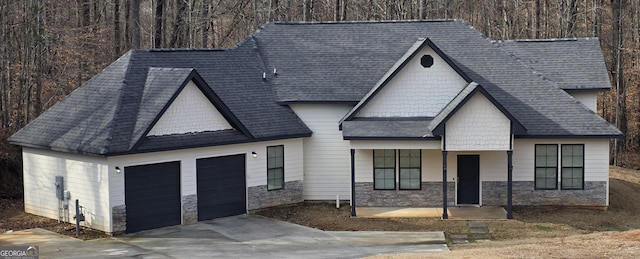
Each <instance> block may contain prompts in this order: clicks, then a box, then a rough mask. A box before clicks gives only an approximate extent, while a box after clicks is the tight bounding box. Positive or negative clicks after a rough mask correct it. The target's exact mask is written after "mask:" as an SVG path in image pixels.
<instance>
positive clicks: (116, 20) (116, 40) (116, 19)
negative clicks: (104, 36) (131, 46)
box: [113, 0, 122, 56]
mask: <svg viewBox="0 0 640 259" xmlns="http://www.w3.org/2000/svg"><path fill="white" fill-rule="evenodd" d="M120 41H121V39H120V0H113V48H114V50H115V52H114V53H115V55H116V56H117V55H118V54H120V50H121V49H122V47H121V45H120Z"/></svg>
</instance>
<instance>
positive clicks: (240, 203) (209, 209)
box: [196, 154, 247, 220]
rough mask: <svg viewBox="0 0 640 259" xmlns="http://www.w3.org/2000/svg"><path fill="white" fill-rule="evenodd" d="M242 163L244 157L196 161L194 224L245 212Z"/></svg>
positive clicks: (243, 167)
mask: <svg viewBox="0 0 640 259" xmlns="http://www.w3.org/2000/svg"><path fill="white" fill-rule="evenodd" d="M244 161H245V155H244V154H242V155H233V156H222V157H212V158H202V159H198V160H196V167H197V174H198V176H197V178H198V220H208V219H215V218H220V217H227V216H233V215H240V214H244V213H246V212H247V207H246V184H245V165H244V163H245V162H244Z"/></svg>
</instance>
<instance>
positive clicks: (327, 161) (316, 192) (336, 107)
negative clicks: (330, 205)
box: [290, 104, 353, 200]
mask: <svg viewBox="0 0 640 259" xmlns="http://www.w3.org/2000/svg"><path fill="white" fill-rule="evenodd" d="M290 107H291V108H292V109H293V111H294V112H295V113H296V114H297V115H298V117H300V119H302V121H303V122H304V123H305V124H306V125H307V126H308V127H309V128H310V129H311V131H313V135H312V136H311V137H310V138H306V139H305V140H304V198H305V200H335V198H336V195H340V196H341V197H349V195H350V189H351V185H350V182H351V178H350V175H351V173H350V172H351V155H350V151H349V142H348V141H345V140H343V139H342V132H341V131H340V130H339V129H338V122H339V121H340V119H341V118H342V117H343V116H344V115H345V114H346V113H347V112H348V111H349V110H350V109H351V108H352V107H353V106H351V105H341V104H292V105H290Z"/></svg>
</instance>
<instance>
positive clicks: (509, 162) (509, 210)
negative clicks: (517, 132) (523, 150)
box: [507, 150, 513, 219]
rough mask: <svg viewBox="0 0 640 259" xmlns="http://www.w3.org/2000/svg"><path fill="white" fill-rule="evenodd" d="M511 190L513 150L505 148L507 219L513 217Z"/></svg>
mask: <svg viewBox="0 0 640 259" xmlns="http://www.w3.org/2000/svg"><path fill="white" fill-rule="evenodd" d="M512 190H513V150H507V219H513V211H512Z"/></svg>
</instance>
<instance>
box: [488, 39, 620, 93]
mask: <svg viewBox="0 0 640 259" xmlns="http://www.w3.org/2000/svg"><path fill="white" fill-rule="evenodd" d="M497 44H498V45H499V46H500V47H501V48H502V49H504V50H506V51H507V52H509V53H511V54H512V55H514V56H515V57H516V58H517V59H519V60H521V61H522V63H523V64H524V65H525V66H528V67H530V68H531V69H533V70H534V71H535V72H537V73H540V75H541V76H542V77H544V78H547V79H549V80H550V81H551V82H553V83H554V84H556V85H557V86H558V87H560V88H562V89H565V90H589V89H595V90H603V89H609V88H610V87H611V83H610V81H609V75H608V73H607V68H606V66H605V63H604V56H603V55H602V50H601V48H600V41H599V40H598V39H597V38H579V39H548V40H515V41H513V40H510V41H499V42H497Z"/></svg>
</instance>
